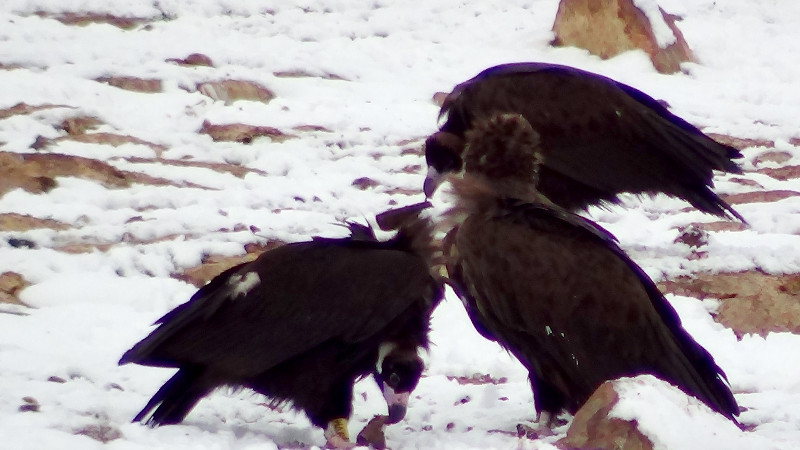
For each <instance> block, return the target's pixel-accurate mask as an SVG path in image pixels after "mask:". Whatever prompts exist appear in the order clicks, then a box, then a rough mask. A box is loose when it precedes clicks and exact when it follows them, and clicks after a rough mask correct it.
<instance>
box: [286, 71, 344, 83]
mask: <svg viewBox="0 0 800 450" xmlns="http://www.w3.org/2000/svg"><path fill="white" fill-rule="evenodd" d="M273 75H275V76H276V77H278V78H323V79H326V80H337V81H347V78H345V77H342V76H339V75H336V74H335V73H323V74H321V75H318V74H314V73H311V72H306V71H304V70H284V71H279V72H275V73H273Z"/></svg>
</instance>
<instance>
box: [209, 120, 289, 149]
mask: <svg viewBox="0 0 800 450" xmlns="http://www.w3.org/2000/svg"><path fill="white" fill-rule="evenodd" d="M200 133H203V134H207V135H209V136H211V139H213V140H214V141H217V142H218V141H231V142H241V143H243V144H249V143H251V142H253V139H255V138H257V137H268V138H270V139H271V140H273V141H277V142H281V141H284V140H286V139H291V138H293V137H295V136H294V135H291V134H286V133H284V132H283V131H281V130H279V129H277V128H273V127H265V126H256V125H247V124H244V123H228V124H224V125H214V124H211V123H209V122H208V121H204V122H203V126H202V127H201V128H200Z"/></svg>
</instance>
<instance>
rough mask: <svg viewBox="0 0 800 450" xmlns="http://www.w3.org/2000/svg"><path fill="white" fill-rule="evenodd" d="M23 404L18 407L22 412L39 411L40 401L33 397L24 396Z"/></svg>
mask: <svg viewBox="0 0 800 450" xmlns="http://www.w3.org/2000/svg"><path fill="white" fill-rule="evenodd" d="M22 402H23V403H22V405H20V407H19V408H17V409H18V410H19V411H20V412H39V409H40V405H39V402H38V401H37V400H36V399H35V398H33V397H22Z"/></svg>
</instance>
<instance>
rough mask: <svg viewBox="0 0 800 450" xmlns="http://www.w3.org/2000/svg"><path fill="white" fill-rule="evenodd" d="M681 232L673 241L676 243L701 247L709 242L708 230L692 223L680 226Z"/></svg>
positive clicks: (679, 230)
mask: <svg viewBox="0 0 800 450" xmlns="http://www.w3.org/2000/svg"><path fill="white" fill-rule="evenodd" d="M678 232H679V233H680V234H679V235H678V237H676V238H675V240H674V241H673V242H674V243H676V244H686V245H688V246H689V247H693V248H699V247H702V246H704V245H707V244H708V231H706V230H704V229H702V228H700V227H698V226H696V225H694V224H690V225H687V226H685V227H680V228H678Z"/></svg>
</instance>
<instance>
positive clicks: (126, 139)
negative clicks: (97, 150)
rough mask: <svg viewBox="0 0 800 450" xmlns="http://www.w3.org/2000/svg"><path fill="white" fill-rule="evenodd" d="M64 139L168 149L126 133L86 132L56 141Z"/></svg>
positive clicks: (87, 142) (161, 149) (159, 149)
mask: <svg viewBox="0 0 800 450" xmlns="http://www.w3.org/2000/svg"><path fill="white" fill-rule="evenodd" d="M63 139H70V140H73V141H77V142H84V143H86V144H105V145H110V146H112V147H118V146H120V145H125V144H136V145H145V146H147V147H150V148H152V149H153V150H157V151H159V152H161V151H164V150H166V147H165V146H163V145H159V144H154V143H152V142H148V141H145V140H143V139H139V138H137V137H134V136H128V135H124V134H116V133H86V134H78V135H74V136H69V137H65V138H59V139H56V141H60V140H63Z"/></svg>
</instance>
